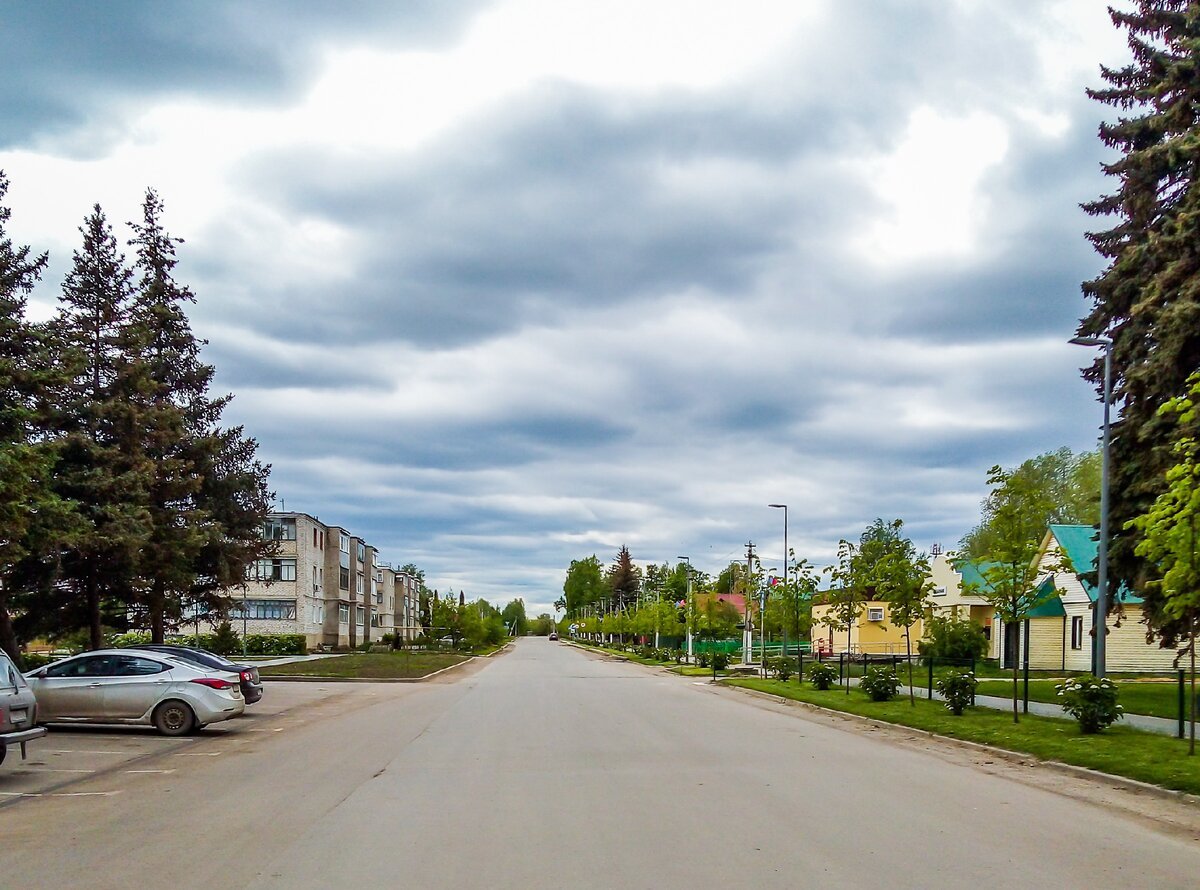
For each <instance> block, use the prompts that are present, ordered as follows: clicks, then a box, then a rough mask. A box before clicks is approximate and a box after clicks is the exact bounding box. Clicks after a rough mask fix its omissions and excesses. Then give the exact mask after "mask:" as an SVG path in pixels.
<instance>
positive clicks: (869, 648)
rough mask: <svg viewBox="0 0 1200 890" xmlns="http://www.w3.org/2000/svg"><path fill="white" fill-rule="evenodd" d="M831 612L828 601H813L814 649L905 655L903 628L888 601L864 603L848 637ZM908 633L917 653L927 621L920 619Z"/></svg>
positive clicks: (831, 651) (914, 651)
mask: <svg viewBox="0 0 1200 890" xmlns="http://www.w3.org/2000/svg"><path fill="white" fill-rule="evenodd" d="M832 613H833V606H832V605H830V604H829V603H828V602H826V603H814V604H813V607H812V647H813V652H817V651H818V650H819V651H823V652H827V653H834V654H835V653H840V652H846V651H849V652H851V653H852V654H856V655H857V654H864V653H865V654H867V655H903V654H905V652H906V651H907V649H906V647H905V643H904V627H903V626H902V625H897V624H895V623H893V622H892V620H891V605H890V604H889V603H887V602H884V601H883V600H874V599H872V600H867V601H866V602H864V603H862V604H861V606H860V611H859V613H858V618H857V620H856V621H855V622H854V624H852V625H851V626H850V630H849V639H847V631H846V628H845V627H839V626H838V622H837V620H836V619H835V618H834V617H833V614H832ZM909 632H910V634H911V636H912V651H913V654H914V655H915V654H916V652H917V641H918V640H919V639H921V637H922V636H923V635H924V633H925V623H924V622H923V621H921V620H920V619H918V620H917V622H916V623H915V624H914V625H913V626H912V628H911V629H910V631H909ZM847 646H849V649H847Z"/></svg>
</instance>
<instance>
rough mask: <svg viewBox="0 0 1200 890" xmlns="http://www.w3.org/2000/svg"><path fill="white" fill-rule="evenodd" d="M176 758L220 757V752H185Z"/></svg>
mask: <svg viewBox="0 0 1200 890" xmlns="http://www.w3.org/2000/svg"><path fill="white" fill-rule="evenodd" d="M175 756H176V757H220V756H221V752H220V751H195V752H193V751H185V752H184V753H182V754H176V755H175Z"/></svg>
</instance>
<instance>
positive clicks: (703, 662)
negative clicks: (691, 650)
mask: <svg viewBox="0 0 1200 890" xmlns="http://www.w3.org/2000/svg"><path fill="white" fill-rule="evenodd" d="M696 664H698V665H700V667H702V668H706V667H708V653H707V652H697V653H696Z"/></svg>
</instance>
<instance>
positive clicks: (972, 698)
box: [971, 655, 975, 707]
mask: <svg viewBox="0 0 1200 890" xmlns="http://www.w3.org/2000/svg"><path fill="white" fill-rule="evenodd" d="M971 676H975V656H974V655H972V656H971ZM971 707H975V690H971Z"/></svg>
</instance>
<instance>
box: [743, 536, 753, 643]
mask: <svg viewBox="0 0 1200 890" xmlns="http://www.w3.org/2000/svg"><path fill="white" fill-rule="evenodd" d="M753 565H754V542H753V541H747V542H746V581H745V584H743V590H744V593H745V596H744V599H745V602H746V620H745V627H744V629H743V630H742V664H753V663H754V621H753V619H752V618H751V615H750V607H751V605H752V604H753V602H754V592H753V591H752V590H751V589H750V578H751V572H752V571H753Z"/></svg>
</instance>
